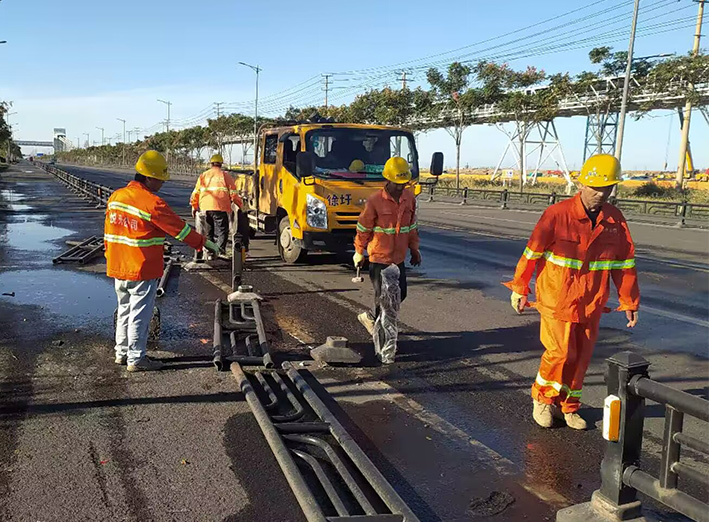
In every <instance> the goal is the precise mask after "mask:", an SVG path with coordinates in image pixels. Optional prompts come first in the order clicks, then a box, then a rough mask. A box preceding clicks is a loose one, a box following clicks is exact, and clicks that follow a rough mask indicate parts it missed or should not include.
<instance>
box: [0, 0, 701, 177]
mask: <svg viewBox="0 0 709 522" xmlns="http://www.w3.org/2000/svg"><path fill="white" fill-rule="evenodd" d="M584 7H585V9H584ZM614 7H615V8H616V9H613V8H614ZM573 9H578V11H577V12H576V13H572V14H570V15H568V16H566V17H562V18H560V19H558V20H555V21H552V22H549V23H547V24H546V25H544V26H540V27H537V28H533V29H529V30H525V31H521V32H518V33H515V34H511V35H510V34H509V33H511V32H513V31H515V30H518V29H520V28H523V27H525V26H529V25H531V24H534V23H536V22H540V21H542V20H545V19H549V18H552V17H554V16H559V15H561V14H563V13H567V12H569V11H571V10H573ZM611 9H613V10H611ZM603 10H609V11H608V12H607V13H605V14H601V15H599V16H596V17H592V18H589V19H588V20H587V21H586V22H585V23H584V22H578V23H575V24H574V23H573V22H574V21H576V20H578V19H579V18H581V17H583V16H588V15H592V14H594V13H598V12H600V11H603ZM631 11H632V2H631V1H629V0H602V1H600V0H575V1H574V2H568V1H562V0H536V1H534V2H529V1H521V0H510V1H509V2H489V1H482V0H441V1H440V2H438V3H435V4H433V3H431V2H430V1H422V0H406V1H400V0H357V1H354V0H339V1H332V0H329V1H323V0H311V1H310V2H304V3H299V2H292V1H281V0H271V1H270V2H255V1H251V0H248V1H247V0H241V1H237V0H231V1H227V0H203V1H202V2H192V1H190V2H187V1H179V0H177V1H176V0H173V1H167V0H143V1H142V2H138V1H136V0H124V1H122V2H98V1H95V0H66V1H64V2H58V1H55V0H2V1H1V2H0V40H3V39H4V40H8V44H6V45H2V46H0V70H1V71H3V72H2V75H1V76H0V99H5V100H11V101H13V102H14V106H13V109H12V110H13V111H17V114H16V115H13V116H12V118H11V122H12V123H13V124H18V125H17V128H16V130H17V136H18V137H19V138H21V139H50V138H51V131H52V128H53V127H66V128H67V134H68V136H69V137H70V138H71V139H72V140H74V141H76V139H77V138H80V139H81V142H82V144H83V142H84V141H85V140H86V136H84V133H89V134H90V136H91V140H92V141H95V140H100V135H101V131H100V130H97V129H96V127H104V128H105V129H106V132H105V134H106V136H115V135H116V134H118V133H120V132H122V123H121V122H119V121H117V119H116V118H123V119H126V120H127V125H128V128H129V129H131V128H134V127H139V128H141V129H143V132H144V131H145V130H153V131H154V130H156V129H159V128H160V125H159V122H160V121H161V120H163V119H164V118H165V106H164V105H163V104H160V103H158V102H157V101H156V100H157V98H161V99H164V100H169V101H171V102H173V106H172V119H173V122H174V125H179V124H185V123H190V122H192V121H198V120H199V116H203V115H206V114H207V113H209V111H210V110H211V109H210V105H211V104H212V103H213V102H226V103H227V104H228V108H230V109H232V110H237V109H240V110H242V111H244V112H249V113H250V112H251V111H252V108H251V107H252V99H253V87H254V73H253V72H252V71H251V70H249V69H247V68H244V67H240V66H238V65H237V62H239V61H244V62H248V63H252V64H258V65H260V66H261V67H262V68H263V72H262V74H261V97H262V108H263V109H264V110H266V109H269V110H270V111H271V112H272V113H273V112H275V111H278V110H279V109H280V108H283V107H285V106H286V105H287V104H288V103H289V102H290V103H303V102H319V101H320V100H321V98H322V96H323V92H322V86H321V84H320V83H319V82H318V81H317V80H316V79H314V78H315V77H316V76H318V75H320V74H322V73H342V72H346V71H358V70H363V69H372V68H377V67H381V68H382V69H381V70H379V71H371V70H369V71H363V72H358V73H355V74H349V75H348V74H336V75H335V76H333V84H332V86H333V90H332V91H331V100H332V101H334V102H335V103H344V102H346V101H348V100H349V99H351V96H352V95H353V94H354V92H356V91H357V89H358V88H359V89H363V88H364V87H365V86H366V85H368V84H372V83H373V84H374V85H376V86H381V85H382V84H383V83H385V82H386V83H388V84H390V85H392V86H396V85H399V83H400V82H399V81H398V75H399V73H398V72H397V71H399V70H400V69H401V68H403V67H408V68H409V77H410V78H411V81H412V84H413V85H416V84H417V82H420V81H422V80H423V73H422V72H421V71H422V70H421V69H415V68H414V67H415V66H420V65H425V64H427V63H430V62H433V61H440V62H445V61H449V60H451V59H453V58H457V57H460V56H461V55H466V58H468V59H477V58H480V57H482V56H489V55H493V56H494V55H496V54H497V55H499V54H501V53H503V52H504V51H506V50H508V49H510V48H515V49H522V50H524V49H534V48H536V47H548V46H554V45H561V44H563V47H564V49H562V50H556V52H548V53H541V54H540V53H537V54H538V55H536V56H529V57H522V58H519V59H515V60H511V61H510V62H509V63H510V64H511V65H512V66H513V67H516V68H521V67H525V66H527V65H535V66H537V67H539V68H543V69H545V70H546V71H548V72H564V71H570V72H572V73H577V72H580V71H582V70H584V69H590V68H591V67H592V66H591V65H590V64H589V62H588V59H587V53H588V50H590V48H591V47H593V46H594V45H598V44H601V43H606V42H607V43H608V44H609V45H612V46H614V47H615V48H616V49H618V50H624V49H626V48H627V32H628V28H629V25H630V16H631ZM641 13H642V14H641V19H640V23H639V30H640V35H641V36H640V37H639V38H638V40H637V44H636V50H635V52H636V56H646V55H652V54H657V53H668V52H676V53H684V52H686V51H687V50H689V48H690V47H691V43H692V35H693V32H694V31H693V27H692V26H693V22H692V20H693V17H696V4H695V3H693V2H692V1H691V0H641ZM672 20H684V21H680V22H678V23H677V24H676V25H663V26H660V27H657V24H660V23H663V24H664V23H667V22H668V21H672ZM653 26H656V27H654V28H653ZM667 29H670V30H669V31H668V30H667ZM660 30H662V31H665V32H663V33H661V34H649V35H646V36H643V35H644V34H647V33H656V32H657V31H660ZM534 33H541V34H534ZM495 37H499V38H498V39H496V40H493V41H490V42H488V43H486V44H482V45H478V46H476V47H469V48H468V49H464V50H461V51H458V52H453V53H448V54H445V53H447V52H448V51H451V50H454V49H459V48H462V47H465V46H470V45H471V44H474V43H475V42H479V41H482V40H486V39H491V38H495ZM591 37H597V38H599V40H598V41H597V42H594V43H588V44H585V43H582V44H578V45H577V44H576V43H575V42H577V41H578V40H580V39H587V38H591ZM514 39H520V41H519V42H517V43H515V44H510V43H509V42H510V41H511V40H514ZM504 44H507V47H505V46H504ZM496 45H497V46H500V47H498V48H496V49H490V50H488V51H485V49H487V48H490V47H493V46H496ZM575 47H579V48H577V49H575ZM704 47H707V45H704ZM441 53H444V54H442V56H440V57H438V58H429V59H425V58H426V57H431V56H434V55H438V54H441ZM417 60H418V61H417ZM412 61H413V63H408V64H406V65H405V66H402V67H401V68H399V67H394V66H395V65H397V64H401V63H402V62H412ZM309 79H312V80H310V81H308V80H309ZM298 84H302V85H301V86H300V87H295V88H294V86H297V85H298ZM282 91H287V92H286V93H285V94H282V95H280V96H275V97H274V96H273V95H274V94H276V93H279V92H282ZM269 96H271V98H270V100H269ZM653 116H654V117H652V118H644V119H642V120H640V121H639V122H636V121H634V120H633V119H631V120H630V121H629V123H628V125H627V127H626V139H625V146H624V157H623V164H624V167H625V168H626V169H646V168H647V169H660V168H662V166H663V164H664V162H665V161H666V158H669V164H670V168H673V165H676V161H677V158H676V156H677V147H678V141H679V130H678V129H679V123H678V120H677V117H676V116H671V113H669V112H667V111H657V112H656V113H653ZM557 128H558V130H559V133H560V138H561V142H562V146H563V150H564V154H565V156H566V160H567V162H568V164H569V167H570V168H574V167H578V166H579V165H580V163H581V159H582V154H583V151H582V147H583V136H584V128H585V119H584V118H581V117H577V118H571V119H562V118H560V119H558V120H557ZM668 137H669V147H668ZM691 140H692V143H693V146H694V147H693V148H694V154H695V161H696V163H698V164H699V165H703V166H705V167H709V148H708V147H706V144H707V143H709V125H707V123H706V121H705V120H704V119H703V118H702V117H701V115H700V114H699V113H696V114H695V115H694V117H693V126H692V134H691ZM700 144H701V145H703V146H700ZM419 146H420V149H421V154H422V157H424V158H426V157H428V156H430V154H431V152H433V151H434V150H442V151H443V152H444V153H445V154H446V158H447V159H446V163H447V164H452V163H453V162H454V146H453V141H452V139H451V138H450V137H449V136H448V135H447V134H446V133H445V132H444V131H434V132H430V133H428V134H425V135H423V136H422V137H421V139H420V143H419ZM504 146H505V136H504V134H502V133H501V132H500V131H499V130H498V129H495V128H494V127H491V126H476V127H472V128H470V129H468V131H466V134H465V137H464V143H463V150H462V162H463V164H469V165H471V166H473V165H474V166H490V165H493V166H494V164H496V163H497V161H498V159H499V157H500V155H501V154H502V151H503V150H504ZM548 166H552V165H548Z"/></svg>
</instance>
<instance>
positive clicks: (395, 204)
mask: <svg viewBox="0 0 709 522" xmlns="http://www.w3.org/2000/svg"><path fill="white" fill-rule="evenodd" d="M382 175H383V176H384V178H385V179H386V180H387V183H386V185H385V186H384V188H383V189H382V190H380V191H378V192H375V193H374V194H372V195H371V196H370V197H369V199H368V200H367V203H366V204H365V207H364V210H363V211H362V213H361V214H360V215H359V219H358V221H357V236H356V237H355V242H354V246H355V254H354V257H353V261H354V265H355V266H356V267H359V266H362V264H364V252H365V250H366V251H367V252H368V253H369V278H370V280H371V281H372V285H373V286H374V303H375V305H374V314H372V313H371V312H363V313H361V314H359V315H358V316H357V319H358V320H359V322H361V323H362V324H363V325H364V327H365V328H367V331H368V332H369V333H370V334H372V333H373V331H374V323H375V321H376V318H377V316H378V315H379V310H380V309H379V298H380V296H381V292H382V278H381V272H382V270H384V269H385V268H386V267H388V266H389V265H391V264H395V265H398V266H399V288H400V289H401V300H402V301H403V300H404V299H406V293H407V288H406V286H407V285H406V268H405V266H404V261H405V260H406V251H407V250H411V264H412V265H414V266H418V265H420V264H421V252H419V235H418V225H417V223H416V198H415V197H414V195H413V193H412V192H411V191H410V190H406V185H407V184H408V183H409V182H410V181H411V168H410V166H409V164H408V162H407V161H406V160H405V159H404V158H400V157H393V158H389V160H387V162H386V164H385V165H384V171H383V172H382Z"/></svg>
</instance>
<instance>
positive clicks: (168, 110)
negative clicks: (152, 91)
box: [158, 100, 172, 132]
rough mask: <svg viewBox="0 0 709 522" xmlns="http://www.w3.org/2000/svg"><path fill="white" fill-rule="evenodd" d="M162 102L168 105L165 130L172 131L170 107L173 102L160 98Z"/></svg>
mask: <svg viewBox="0 0 709 522" xmlns="http://www.w3.org/2000/svg"><path fill="white" fill-rule="evenodd" d="M158 101H159V102H160V103H164V104H165V105H167V120H165V132H170V107H171V106H172V102H169V101H165V100H158Z"/></svg>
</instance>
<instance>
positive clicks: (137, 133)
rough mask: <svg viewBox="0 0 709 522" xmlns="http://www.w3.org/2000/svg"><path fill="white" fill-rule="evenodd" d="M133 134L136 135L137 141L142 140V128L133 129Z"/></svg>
mask: <svg viewBox="0 0 709 522" xmlns="http://www.w3.org/2000/svg"><path fill="white" fill-rule="evenodd" d="M133 134H135V141H138V140H139V139H140V127H133Z"/></svg>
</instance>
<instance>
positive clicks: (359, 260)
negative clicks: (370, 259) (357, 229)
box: [352, 252, 364, 267]
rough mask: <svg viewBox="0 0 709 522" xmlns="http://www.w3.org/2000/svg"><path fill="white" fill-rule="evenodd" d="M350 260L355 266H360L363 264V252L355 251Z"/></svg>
mask: <svg viewBox="0 0 709 522" xmlns="http://www.w3.org/2000/svg"><path fill="white" fill-rule="evenodd" d="M352 261H354V266H355V267H358V266H362V265H363V264H364V254H360V253H359V252H355V253H354V256H352Z"/></svg>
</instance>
